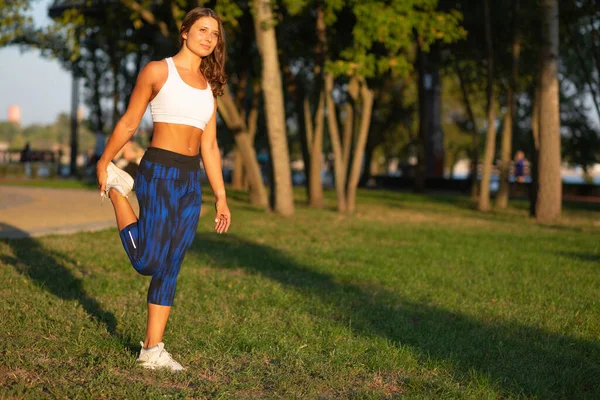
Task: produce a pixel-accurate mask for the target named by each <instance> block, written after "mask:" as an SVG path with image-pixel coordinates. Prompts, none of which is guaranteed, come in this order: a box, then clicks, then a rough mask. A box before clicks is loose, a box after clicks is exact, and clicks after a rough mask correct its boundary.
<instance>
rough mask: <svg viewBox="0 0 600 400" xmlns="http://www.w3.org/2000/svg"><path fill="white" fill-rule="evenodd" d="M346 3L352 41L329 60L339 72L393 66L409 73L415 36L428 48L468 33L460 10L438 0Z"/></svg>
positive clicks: (364, 72)
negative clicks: (440, 6)
mask: <svg viewBox="0 0 600 400" xmlns="http://www.w3.org/2000/svg"><path fill="white" fill-rule="evenodd" d="M335 4H336V5H337V4H339V3H337V2H335ZM347 6H349V7H351V10H352V14H353V16H354V18H355V20H356V22H355V24H354V25H353V27H352V44H351V45H350V46H349V47H348V48H346V49H344V50H343V51H342V52H341V53H340V55H339V59H337V60H334V61H333V62H331V63H329V64H328V68H330V70H331V71H332V72H333V73H334V74H336V75H342V74H345V75H351V74H355V73H356V74H358V75H360V76H363V77H366V78H371V77H374V76H377V75H381V74H383V73H385V72H387V71H389V70H391V71H392V72H393V73H394V74H395V75H396V76H407V75H408V74H409V73H410V71H411V70H412V56H413V53H414V45H415V39H416V40H417V41H418V42H419V44H420V45H421V47H422V49H424V51H428V49H429V46H430V45H431V44H433V43H434V42H436V41H442V42H444V43H452V42H455V41H457V40H460V39H461V38H463V37H464V36H465V31H464V29H463V28H462V27H461V25H460V22H461V18H462V17H461V14H460V13H459V12H457V11H456V10H451V11H449V12H442V11H439V10H437V9H436V7H437V1H435V0H426V1H422V0H411V1H405V0H390V1H350V2H348V3H347Z"/></svg>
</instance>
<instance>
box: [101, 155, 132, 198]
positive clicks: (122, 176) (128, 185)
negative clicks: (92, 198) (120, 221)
mask: <svg viewBox="0 0 600 400" xmlns="http://www.w3.org/2000/svg"><path fill="white" fill-rule="evenodd" d="M106 172H107V173H108V177H107V178H106V190H105V194H104V195H105V196H106V197H108V192H109V190H110V189H115V190H116V191H117V192H119V193H121V194H122V195H123V196H125V197H127V195H129V193H131V189H133V178H132V177H131V175H129V174H128V173H127V172H125V171H123V170H122V169H120V168H119V167H117V166H116V165H115V164H113V163H112V162H111V163H109V164H108V168H106Z"/></svg>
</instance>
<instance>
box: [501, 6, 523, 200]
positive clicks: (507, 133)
mask: <svg viewBox="0 0 600 400" xmlns="http://www.w3.org/2000/svg"><path fill="white" fill-rule="evenodd" d="M512 14H513V21H512V23H513V27H512V29H513V32H512V36H513V43H512V75H511V79H510V85H509V87H508V93H507V95H506V115H505V117H504V128H503V129H502V155H501V164H500V187H499V188H498V195H497V196H496V207H498V208H506V207H507V206H508V197H509V195H510V182H509V171H510V160H511V155H512V138H513V126H514V118H515V110H516V107H515V94H516V93H517V82H518V78H519V56H520V52H521V40H520V38H519V29H518V22H519V21H518V18H519V0H513V12H512Z"/></svg>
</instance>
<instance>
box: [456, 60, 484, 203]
mask: <svg viewBox="0 0 600 400" xmlns="http://www.w3.org/2000/svg"><path fill="white" fill-rule="evenodd" d="M456 75H458V80H459V81H460V89H461V91H462V95H463V100H464V102H465V108H466V109H467V115H468V116H469V120H470V121H471V132H472V133H473V148H472V150H471V172H470V173H471V177H470V180H471V198H472V199H477V198H478V197H479V180H478V177H477V176H478V171H477V167H478V165H479V133H478V132H479V131H478V130H477V121H475V114H474V113H473V108H472V107H471V101H470V100H469V94H468V93H467V83H466V82H465V79H464V77H463V73H462V70H461V68H460V66H459V65H458V64H456Z"/></svg>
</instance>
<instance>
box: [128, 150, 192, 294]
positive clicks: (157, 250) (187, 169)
mask: <svg viewBox="0 0 600 400" xmlns="http://www.w3.org/2000/svg"><path fill="white" fill-rule="evenodd" d="M134 186H135V194H136V196H137V199H138V203H139V206H140V216H139V220H138V222H134V223H132V224H130V225H128V226H126V227H125V228H123V230H122V231H121V232H120V236H121V241H122V242H123V246H124V247H125V251H126V252H127V255H128V256H129V259H130V260H131V264H132V265H133V268H135V270H136V271H137V272H139V273H140V274H142V275H149V276H152V281H151V282H150V288H149V289H148V303H150V304H158V305H162V306H171V305H172V304H173V298H174V297H175V286H176V284H177V275H178V274H179V269H180V268H181V263H182V262H183V258H184V256H185V253H186V251H187V250H188V248H189V247H190V245H191V244H192V241H193V240H194V237H195V236H196V228H197V227H198V218H199V217H200V205H201V203H202V191H201V189H200V156H199V155H197V156H186V155H183V154H179V153H174V152H172V151H168V150H164V149H160V148H156V147H150V148H148V150H147V151H146V153H145V154H144V157H143V158H142V161H141V162H140V165H139V167H138V170H137V173H136V175H135V184H134Z"/></svg>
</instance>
